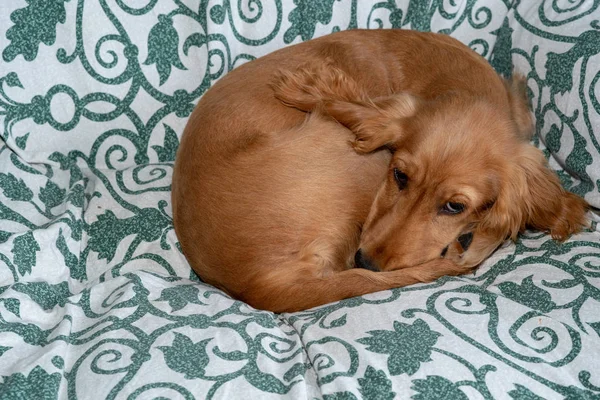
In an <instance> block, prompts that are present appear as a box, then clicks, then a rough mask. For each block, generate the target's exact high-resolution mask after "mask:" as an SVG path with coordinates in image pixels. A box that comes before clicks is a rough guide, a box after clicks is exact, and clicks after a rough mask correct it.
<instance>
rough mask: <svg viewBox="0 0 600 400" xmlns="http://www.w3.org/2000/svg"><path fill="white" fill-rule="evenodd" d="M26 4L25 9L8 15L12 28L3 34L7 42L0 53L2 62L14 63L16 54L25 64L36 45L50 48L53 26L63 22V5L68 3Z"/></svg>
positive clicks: (36, 1)
mask: <svg viewBox="0 0 600 400" xmlns="http://www.w3.org/2000/svg"><path fill="white" fill-rule="evenodd" d="M26 1H27V3H28V5H27V7H25V8H21V9H18V10H15V11H14V12H13V13H12V14H11V15H10V20H11V21H12V22H13V23H14V25H13V26H11V27H10V28H9V29H8V30H7V31H6V38H7V39H8V40H9V41H10V42H11V43H10V44H9V45H8V46H6V48H5V49H4V51H3V52H2V58H3V59H4V61H5V62H10V61H12V60H14V59H15V58H16V57H17V56H18V55H19V54H22V55H23V58H25V60H26V61H32V60H33V59H35V58H36V56H37V53H38V48H39V46H40V44H41V43H44V44H45V45H47V46H50V45H53V44H54V42H55V41H56V25H58V23H61V24H63V23H65V21H66V18H67V13H66V11H65V2H67V1H69V0H53V1H47V0H26Z"/></svg>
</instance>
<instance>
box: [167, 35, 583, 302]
mask: <svg viewBox="0 0 600 400" xmlns="http://www.w3.org/2000/svg"><path fill="white" fill-rule="evenodd" d="M524 88H525V84H524V82H523V81H522V80H518V79H517V80H512V81H506V82H505V81H504V80H503V79H502V78H500V77H499V76H498V75H497V74H496V73H495V72H494V70H493V69H492V68H491V67H490V66H489V64H488V63H487V62H486V61H485V60H484V59H483V58H482V57H480V56H479V55H477V54H476V53H474V52H473V51H472V50H470V49H469V48H468V47H466V46H464V45H462V44H461V43H460V42H458V41H456V40H454V39H452V38H450V37H447V36H443V35H438V34H433V33H418V32H414V31H405V30H373V31H364V30H355V31H348V32H342V33H336V34H332V35H329V36H326V37H322V38H320V39H315V40H312V41H309V42H305V43H302V44H298V45H295V46H290V47H287V48H285V49H282V50H279V51H277V52H275V53H272V54H270V55H268V56H266V57H263V58H260V59H257V60H255V61H252V62H249V63H247V64H245V65H243V66H241V67H239V68H237V69H236V70H234V71H233V72H231V73H230V74H228V75H227V76H225V77H224V78H223V79H221V80H220V81H219V82H218V83H216V84H215V85H214V87H213V88H211V89H210V90H209V91H208V92H207V93H206V94H205V95H204V96H203V97H202V99H201V100H200V102H199V104H198V106H197V107H196V109H195V111H194V113H193V114H192V116H191V118H190V120H189V123H188V125H187V127H186V130H185V132H184V135H183V138H182V141H181V147H180V149H179V153H178V155H177V160H176V164H175V171H174V176H173V195H172V196H173V213H174V223H175V229H176V232H177V235H178V237H179V240H180V243H181V246H182V249H183V252H184V254H185V255H186V257H187V259H188V260H189V262H190V264H191V266H192V267H193V268H194V270H195V271H196V272H197V273H198V274H199V275H200V277H201V278H202V279H203V280H204V281H206V282H208V283H210V284H213V285H215V286H217V287H219V288H221V289H223V290H224V291H226V292H227V293H229V294H231V295H232V296H234V297H236V298H238V299H241V300H243V301H245V302H247V303H249V304H250V305H252V306H254V307H257V308H262V309H267V310H272V311H275V312H283V311H295V310H302V309H306V308H310V307H314V306H318V305H321V304H325V303H328V302H333V301H336V300H341V299H344V298H348V297H353V296H358V295H362V294H366V293H370V292H375V291H379V290H384V289H390V288H393V287H399V286H404V285H409V284H413V283H416V282H428V281H432V280H435V279H437V278H438V277H440V276H443V275H456V274H461V273H465V272H467V271H469V270H470V269H471V268H473V267H474V266H476V265H478V264H479V263H480V262H481V261H482V260H484V259H485V258H486V257H487V256H488V255H489V254H490V253H491V252H492V251H494V250H495V249H496V248H497V247H498V245H500V244H501V243H502V242H503V241H504V240H506V239H507V238H513V239H514V238H515V237H516V236H517V234H518V233H519V232H520V231H522V230H523V229H524V228H525V227H526V226H531V227H533V228H536V229H540V230H544V231H548V232H550V233H551V234H552V236H553V237H554V238H556V239H559V240H562V239H565V238H567V237H568V236H569V235H570V234H571V233H573V232H576V231H578V230H579V229H580V228H581V226H582V225H583V224H584V223H585V217H584V215H585V212H586V207H587V204H586V203H585V202H584V201H583V200H582V199H580V198H578V197H576V196H575V195H573V194H571V193H568V192H565V191H564V190H563V189H562V188H561V186H560V184H559V181H558V179H557V177H556V176H555V175H554V174H553V173H552V172H551V171H550V170H549V169H548V168H547V166H546V163H545V159H544V157H543V155H542V154H541V152H540V151H538V150H537V149H535V148H534V147H533V146H532V145H530V144H529V142H528V139H529V138H530V135H531V132H532V118H531V115H530V112H529V110H528V107H527V100H526V98H525V91H524ZM355 266H356V267H360V268H355Z"/></svg>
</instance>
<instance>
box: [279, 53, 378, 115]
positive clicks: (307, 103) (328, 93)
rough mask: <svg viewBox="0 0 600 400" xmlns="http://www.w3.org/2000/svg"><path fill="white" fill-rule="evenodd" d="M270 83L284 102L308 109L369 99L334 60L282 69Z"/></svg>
mask: <svg viewBox="0 0 600 400" xmlns="http://www.w3.org/2000/svg"><path fill="white" fill-rule="evenodd" d="M270 86H271V88H272V89H273V92H274V94H275V97H276V98H277V99H278V100H279V101H281V102H282V103H283V104H285V105H286V106H288V107H294V108H297V109H299V110H301V111H306V112H309V111H313V110H315V109H317V108H319V107H320V106H321V105H322V104H324V103H326V102H332V101H346V102H363V101H368V96H367V95H366V93H364V91H363V90H361V88H360V87H359V85H358V84H357V83H356V81H355V80H354V79H352V77H350V76H349V75H348V74H346V73H345V72H344V71H343V70H341V69H340V68H338V67H336V66H335V65H334V64H333V63H332V62H325V63H321V64H319V65H309V64H306V65H303V66H301V67H299V68H298V69H296V70H294V71H279V73H277V74H276V76H275V78H274V79H273V81H272V82H271V83H270Z"/></svg>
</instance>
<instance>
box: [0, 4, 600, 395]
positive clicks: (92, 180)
mask: <svg viewBox="0 0 600 400" xmlns="http://www.w3.org/2000/svg"><path fill="white" fill-rule="evenodd" d="M599 7H600V1H598V0H573V1H571V0H569V1H567V0H565V1H560V0H535V1H518V0H517V1H509V0H450V1H442V0H424V1H416V0H413V1H410V2H409V1H405V0H397V1H394V0H365V1H362V0H361V1H360V2H359V1H358V0H335V1H334V0H324V1H307V0H240V1H226V0H225V1H219V0H210V1H208V0H197V1H182V0H145V1H133V0H114V1H107V0H99V1H91V0H89V1H84V0H52V1H44V0H26V1H23V0H8V1H4V2H2V3H1V4H0V57H1V59H0V123H1V126H0V399H23V398H27V399H29V398H43V399H46V398H47V399H56V398H61V399H62V398H65V399H85V398H94V399H97V398H108V399H117V398H119V399H120V398H127V399H142V398H185V399H211V398H212V399H220V398H253V399H254V398H265V399H268V398H290V399H299V398H307V399H330V400H331V399H372V400H375V399H377V400H378V399H394V398H412V399H416V400H433V399H440V400H441V399H461V400H462V399H470V398H478V399H479V398H483V399H493V398H512V399H569V400H571V399H572V400H575V399H598V398H600V374H599V373H598V361H597V358H598V357H597V355H598V354H600V315H599V313H598V309H599V307H600V284H599V283H598V282H599V280H598V278H600V240H599V239H600V235H599V234H598V233H597V232H596V231H595V230H594V229H595V223H594V224H593V226H592V228H593V229H590V230H589V231H586V232H584V233H582V234H579V235H577V236H575V237H573V238H572V239H571V240H569V241H568V242H566V243H565V244H562V245H561V244H557V243H556V242H554V241H553V240H551V238H549V237H548V236H547V235H544V234H541V233H536V232H530V233H528V234H526V235H524V236H523V237H522V238H520V240H519V241H518V242H517V243H516V244H507V245H506V246H504V247H503V248H501V249H499V250H498V251H497V252H496V253H495V254H494V255H493V256H492V257H491V258H490V259H489V260H487V261H486V262H485V263H484V265H483V266H482V267H481V268H480V269H479V270H478V271H477V272H476V273H475V274H472V275H467V276H462V277H452V278H450V277H446V278H442V279H440V280H438V281H437V282H434V283H431V284H427V285H415V286H411V287H407V288H402V289H395V290H391V291H385V292H380V293H373V294H370V295H367V296H362V297H358V298H353V299H348V300H345V301H342V302H340V303H334V304H329V305H326V306H323V307H320V308H317V309H313V310H308V311H304V312H299V313H294V314H282V315H275V314H272V313H269V312H264V311H258V310H254V309H252V308H250V307H249V306H247V305H245V304H243V303H241V302H238V301H235V300H232V299H231V298H229V297H228V296H226V295H224V294H223V293H222V292H221V291H219V290H217V289H215V288H212V287H210V286H208V285H206V284H204V283H202V282H201V281H200V280H199V279H198V278H197V277H196V276H195V275H194V274H193V273H192V272H191V270H190V268H189V266H188V264H187V262H186V260H185V258H184V257H183V255H182V254H181V251H180V248H179V243H178V241H177V238H176V236H175V233H174V231H173V226H172V218H171V208H170V201H169V195H170V183H171V174H172V165H173V160H174V158H175V154H176V150H177V147H178V145H179V137H180V135H181V133H182V131H183V128H184V126H185V123H186V120H187V118H188V116H189V115H190V113H191V112H192V110H193V107H194V104H195V103H196V102H197V101H198V99H199V98H200V96H201V95H202V94H203V93H204V92H205V91H206V90H207V89H208V88H209V87H210V86H211V85H212V84H213V83H214V82H215V81H216V80H217V79H219V78H220V77H221V76H223V75H224V74H226V73H227V72H228V71H230V70H231V69H233V68H235V67H237V66H238V65H240V64H242V63H244V62H247V61H248V60H252V59H254V58H256V57H259V56H261V55H264V54H267V53H269V52H271V51H273V50H275V49H278V48H281V47H283V46H286V45H289V44H293V43H298V42H300V41H303V40H309V39H311V38H314V37H318V36H322V35H324V34H327V33H330V32H335V31H339V30H346V29H352V28H404V29H408V28H411V29H417V30H422V31H430V30H432V31H436V32H442V33H446V34H450V35H452V36H455V37H457V38H458V39H460V40H461V41H463V42H464V43H466V44H468V45H469V46H470V47H471V48H473V49H474V50H475V51H477V52H478V53H480V54H482V55H483V56H484V57H486V58H487V59H489V60H490V63H491V64H492V66H493V67H494V68H496V70H498V71H499V72H500V73H502V74H505V75H509V74H511V73H512V70H513V68H516V69H517V70H518V71H520V72H522V73H524V74H525V75H526V76H527V81H528V86H529V94H530V97H531V104H532V108H533V111H534V114H535V117H536V129H537V133H538V135H537V136H536V138H535V139H534V142H535V143H536V144H538V145H539V146H540V147H541V148H543V149H544V150H545V151H546V154H547V156H548V158H549V160H550V162H551V165H552V166H553V167H554V168H556V169H557V170H558V172H559V175H560V176H561V179H562V181H563V183H564V184H565V186H567V187H568V188H570V189H571V190H572V191H574V192H576V193H578V194H580V195H585V196H586V198H587V199H588V200H589V201H590V202H591V203H592V204H594V205H596V206H598V205H600V192H599V191H598V187H599V186H600V167H599V165H600V145H598V140H597V137H596V136H597V133H598V127H599V126H600V100H598V97H599V96H600V94H599V93H600V92H599V91H600V84H599V83H598V81H599V80H600V72H599V71H600V69H599V67H598V66H599V65H600V36H599V35H600V33H599V32H600V24H599V22H598V20H599V18H598V16H599V12H600V9H599ZM223 251H226V249H223Z"/></svg>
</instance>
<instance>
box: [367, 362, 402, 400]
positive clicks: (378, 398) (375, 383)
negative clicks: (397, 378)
mask: <svg viewBox="0 0 600 400" xmlns="http://www.w3.org/2000/svg"><path fill="white" fill-rule="evenodd" d="M358 384H359V389H358V390H359V392H360V394H361V395H362V398H363V399H364V400H393V399H394V398H395V396H396V393H395V392H394V391H392V381H391V380H390V379H389V378H388V377H387V375H386V374H385V372H384V371H382V370H378V369H375V368H373V367H371V366H370V365H369V366H368V367H367V370H366V371H365V376H364V377H363V378H358Z"/></svg>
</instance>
